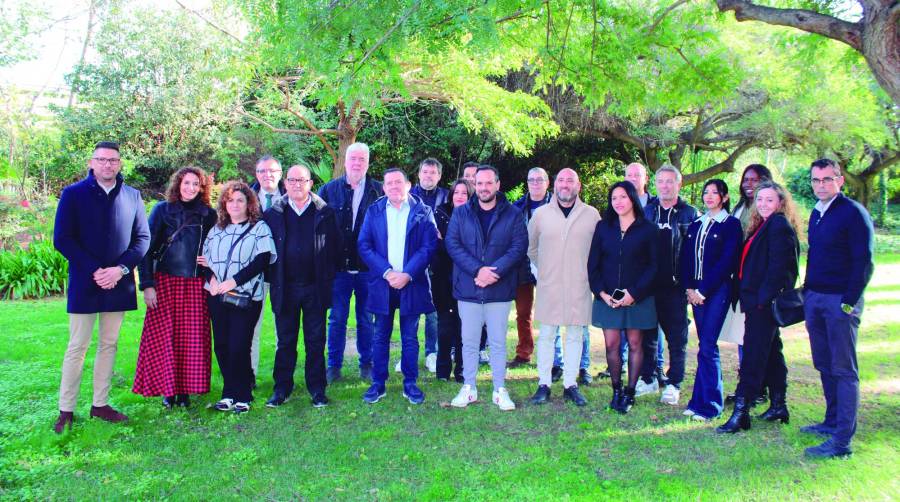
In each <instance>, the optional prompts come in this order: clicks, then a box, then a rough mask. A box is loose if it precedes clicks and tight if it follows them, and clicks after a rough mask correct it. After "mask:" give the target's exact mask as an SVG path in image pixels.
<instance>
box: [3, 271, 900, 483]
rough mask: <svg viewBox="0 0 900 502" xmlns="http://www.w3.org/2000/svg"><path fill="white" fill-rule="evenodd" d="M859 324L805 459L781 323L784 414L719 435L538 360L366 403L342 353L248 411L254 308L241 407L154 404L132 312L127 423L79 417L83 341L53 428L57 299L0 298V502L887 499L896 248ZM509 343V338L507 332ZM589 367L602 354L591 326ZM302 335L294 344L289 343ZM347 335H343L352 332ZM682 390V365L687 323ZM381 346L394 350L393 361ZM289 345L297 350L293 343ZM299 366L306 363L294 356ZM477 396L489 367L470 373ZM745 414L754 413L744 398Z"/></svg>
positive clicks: (792, 349) (202, 401)
mask: <svg viewBox="0 0 900 502" xmlns="http://www.w3.org/2000/svg"><path fill="white" fill-rule="evenodd" d="M868 296H869V298H870V301H869V302H868V305H867V310H866V312H865V315H864V320H863V326H862V330H861V334H860V337H859V347H858V349H859V365H860V369H861V371H860V377H861V387H862V391H863V394H862V404H861V409H860V415H859V432H858V434H857V436H856V441H855V443H854V449H855V454H854V456H853V457H851V458H850V459H844V460H834V461H811V460H807V459H804V458H803V456H802V451H803V448H805V447H807V446H811V445H814V444H816V443H817V440H816V439H815V438H813V437H810V436H807V435H804V434H802V433H800V432H799V430H798V429H799V427H800V426H801V425H804V424H807V423H811V422H814V421H818V420H820V419H821V417H822V413H823V409H824V403H823V399H822V397H821V392H820V387H819V379H818V374H817V373H816V372H815V370H814V369H813V368H812V365H811V362H810V356H809V344H808V341H807V339H806V337H805V333H804V332H803V330H802V329H800V328H793V329H790V330H789V331H788V332H787V334H786V335H785V353H786V356H787V359H788V363H789V366H790V373H789V376H788V377H789V385H790V388H789V398H788V399H789V401H788V402H789V406H790V409H791V413H792V416H791V423H790V425H787V426H781V425H775V424H769V423H763V422H760V421H754V422H753V429H752V430H750V431H749V432H747V433H744V434H738V435H735V436H728V437H722V436H719V435H716V434H715V433H714V431H713V429H714V428H715V426H716V425H718V423H719V422H716V423H709V424H699V423H696V422H691V421H688V420H686V419H685V417H683V416H682V415H681V412H682V410H683V408H682V407H670V406H667V405H663V404H660V403H658V402H657V401H656V400H655V399H652V398H649V397H646V398H639V399H638V405H637V406H636V407H635V409H634V411H633V412H632V413H630V414H628V415H627V416H620V415H618V414H615V413H611V412H609V411H607V410H605V405H606V403H607V402H608V400H609V397H610V389H609V387H608V385H607V384H606V383H605V382H600V381H596V382H595V383H594V385H593V386H591V387H588V388H585V389H583V390H585V395H586V397H587V398H588V400H589V402H590V404H589V405H588V406H587V407H586V408H584V409H575V408H574V407H573V406H571V405H566V404H564V403H563V402H562V401H561V387H559V385H558V384H556V385H554V387H553V393H554V394H553V402H552V403H551V404H549V405H546V406H542V407H535V406H529V405H528V404H526V402H525V401H526V400H527V398H528V397H529V396H530V395H531V393H532V392H533V391H534V390H535V388H536V385H537V376H536V370H535V369H534V368H530V369H528V368H526V369H520V370H515V371H511V372H510V374H509V377H510V381H509V388H510V391H511V394H512V396H513V399H514V400H515V401H516V403H517V405H518V406H519V408H518V409H517V410H516V411H515V412H507V413H504V412H500V411H499V410H498V409H497V408H496V407H495V406H494V405H492V404H490V402H489V399H488V400H487V402H482V403H479V404H476V405H473V406H470V407H469V408H467V409H463V410H457V409H451V408H448V407H445V406H442V404H441V403H442V402H447V401H449V400H450V399H451V398H452V397H453V396H454V395H455V394H456V391H457V390H458V385H457V384H455V383H452V384H451V383H442V382H437V381H435V380H434V378H433V376H432V375H430V374H427V373H424V375H423V377H422V378H421V380H420V383H421V384H422V388H423V390H424V391H425V393H426V395H427V399H426V402H425V404H424V405H422V406H412V405H410V404H408V403H407V402H406V401H405V400H404V399H403V398H402V396H401V389H400V382H399V379H398V378H397V376H396V374H394V373H393V372H392V373H391V379H390V381H389V384H388V396H387V398H386V399H384V400H382V401H381V402H379V403H378V404H376V405H374V406H370V405H366V404H364V403H363V402H362V400H361V397H362V394H363V392H364V391H365V389H366V387H367V386H366V384H364V383H363V382H361V381H360V380H359V379H358V378H356V376H355V371H353V368H355V358H353V359H351V361H349V362H348V363H347V364H346V365H345V375H347V376H349V378H346V379H345V381H344V382H341V383H339V384H336V385H333V386H331V387H329V389H328V394H329V396H330V398H331V400H332V404H331V405H330V406H328V407H327V408H324V409H313V408H312V407H311V406H310V404H309V399H308V397H307V396H306V395H305V391H304V387H303V382H302V374H303V372H302V369H300V370H299V371H298V372H297V375H296V378H297V384H298V385H297V387H298V389H297V392H296V393H295V394H294V396H293V397H292V399H291V400H289V401H288V402H287V403H286V404H285V405H284V406H282V407H281V408H278V409H275V410H270V409H266V408H264V407H263V406H262V404H263V402H264V401H265V399H266V398H267V397H268V395H269V393H270V392H271V389H272V382H271V378H270V377H268V376H267V375H269V374H270V372H271V366H272V360H273V344H274V342H273V334H272V331H273V329H272V326H273V324H272V318H271V312H268V313H267V316H266V324H265V330H264V333H265V334H266V335H265V336H266V338H265V339H264V344H263V345H264V348H263V352H262V369H261V373H262V375H261V377H260V388H259V389H258V391H257V393H256V398H257V400H256V402H255V407H254V409H253V410H252V411H251V412H250V413H247V414H245V415H242V416H235V415H233V414H222V413H217V412H214V411H211V410H209V409H207V406H208V405H209V404H210V403H213V402H214V401H215V400H216V397H217V396H218V394H217V392H218V390H219V389H221V379H220V378H219V377H218V375H217V372H218V370H217V368H215V367H214V368H213V384H212V385H213V389H214V390H213V393H211V394H210V395H207V396H202V397H199V398H196V399H195V400H194V405H193V406H192V407H191V408H189V409H187V410H173V411H166V410H164V409H163V408H162V407H161V406H160V404H159V400H158V399H144V398H142V397H140V396H137V395H134V394H132V393H131V391H130V389H131V384H132V381H133V377H134V367H135V361H136V359H137V347H138V342H139V338H140V331H141V322H142V313H140V312H133V313H129V314H128V315H127V316H126V320H125V324H124V326H123V329H122V335H121V339H120V341H119V353H118V359H117V364H116V373H115V376H114V379H113V391H112V397H111V399H112V403H113V404H114V405H116V406H117V407H119V408H121V409H122V411H124V412H125V413H127V414H128V415H129V416H130V417H131V421H130V422H129V423H128V424H127V425H110V424H107V423H103V422H99V421H96V420H89V419H87V414H88V409H89V406H90V395H91V376H90V375H91V371H92V364H91V361H92V358H93V350H94V348H93V347H92V349H91V352H90V353H89V355H88V360H87V363H86V365H85V373H84V375H85V377H84V380H83V385H82V392H81V396H80V400H79V406H78V410H77V411H76V415H77V422H76V426H75V428H74V429H73V431H72V432H69V433H66V434H63V435H61V436H57V435H56V434H54V433H53V432H52V431H51V426H52V424H53V421H54V420H55V418H56V414H57V407H56V405H57V393H58V385H59V377H60V365H61V362H62V355H63V352H64V350H65V346H66V343H67V340H68V328H67V324H68V321H67V317H66V314H65V306H64V301H62V300H60V299H54V300H47V301H27V302H24V301H23V302H3V303H0V334H2V336H0V497H2V498H4V499H73V500H79V499H103V500H110V499H149V498H152V499H161V498H172V499H237V498H247V497H251V498H254V499H277V500H282V499H353V500H359V499H364V500H375V499H377V500H396V499H424V500H445V499H468V500H482V499H491V500H522V499H525V500H550V499H551V498H569V499H584V500H660V499H663V500H672V499H674V500H682V499H684V500H697V499H701V500H763V499H770V500H771V499H775V500H797V499H803V500H847V499H860V500H890V499H895V498H896V497H897V494H898V493H900V481H898V480H900V316H897V315H896V311H894V310H893V309H895V308H898V307H900V260H897V259H896V256H891V257H889V258H888V259H886V260H881V259H880V258H879V266H878V267H877V269H876V275H875V279H874V280H873V283H872V286H871V288H870V290H869V295H868ZM509 333H510V337H509V343H508V351H509V355H510V357H511V356H512V353H513V347H514V339H515V335H514V331H513V330H512V329H511V330H510V332H509ZM592 342H593V343H592V354H593V363H594V365H593V368H592V372H596V371H598V370H599V369H602V368H603V367H605V362H604V360H603V347H602V342H601V338H600V334H599V332H597V331H595V332H594V336H593V340H592ZM301 345H302V344H301ZM348 345H352V343H348ZM689 351H690V354H689V357H688V378H687V381H686V385H685V389H684V391H683V394H682V403H687V400H688V399H689V397H690V387H691V385H692V383H693V372H694V368H695V366H696V359H695V353H696V334H695V333H694V331H693V329H692V330H691V341H690V345H689ZM396 356H397V354H394V357H393V358H392V362H393V361H396ZM301 357H302V356H301ZM722 358H723V362H724V363H725V378H726V383H725V387H726V390H731V389H733V388H734V384H735V378H736V376H735V375H736V372H735V365H736V360H737V356H736V353H735V350H734V347H733V346H728V345H723V354H722ZM301 361H302V359H301ZM479 391H480V394H481V397H482V401H484V400H485V398H486V397H487V398H489V397H490V383H489V375H488V374H487V373H486V372H483V374H480V378H479ZM758 411H759V410H758Z"/></svg>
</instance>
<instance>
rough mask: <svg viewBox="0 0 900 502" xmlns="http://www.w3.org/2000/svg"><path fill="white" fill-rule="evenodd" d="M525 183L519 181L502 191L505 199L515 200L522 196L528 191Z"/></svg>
mask: <svg viewBox="0 0 900 502" xmlns="http://www.w3.org/2000/svg"><path fill="white" fill-rule="evenodd" d="M525 185H526V184H525V183H520V184H518V185H516V186H514V187H512V188H511V189H509V190H507V191H506V192H504V194H505V195H506V199H507V200H508V201H510V202H515V201H517V200H519V199H520V198H522V196H523V195H525V192H527V191H528V188H527V187H526V186H525Z"/></svg>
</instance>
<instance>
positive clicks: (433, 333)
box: [425, 312, 438, 356]
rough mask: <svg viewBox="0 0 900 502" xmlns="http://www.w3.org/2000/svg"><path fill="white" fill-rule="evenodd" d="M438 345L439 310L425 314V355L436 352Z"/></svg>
mask: <svg viewBox="0 0 900 502" xmlns="http://www.w3.org/2000/svg"><path fill="white" fill-rule="evenodd" d="M437 345H438V315H437V312H431V313H428V314H425V355H426V356H427V355H428V354H436V353H437Z"/></svg>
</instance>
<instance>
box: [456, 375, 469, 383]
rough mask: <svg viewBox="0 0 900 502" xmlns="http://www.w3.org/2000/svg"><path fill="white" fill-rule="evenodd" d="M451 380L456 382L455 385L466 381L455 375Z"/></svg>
mask: <svg viewBox="0 0 900 502" xmlns="http://www.w3.org/2000/svg"><path fill="white" fill-rule="evenodd" d="M453 379H454V380H456V383H465V381H466V379H465V378H464V377H463V376H462V375H456V376H455V377H453Z"/></svg>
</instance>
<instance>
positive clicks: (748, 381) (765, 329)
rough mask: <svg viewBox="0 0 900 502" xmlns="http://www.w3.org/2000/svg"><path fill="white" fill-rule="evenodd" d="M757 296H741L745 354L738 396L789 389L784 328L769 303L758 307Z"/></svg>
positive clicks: (739, 376) (750, 395)
mask: <svg viewBox="0 0 900 502" xmlns="http://www.w3.org/2000/svg"><path fill="white" fill-rule="evenodd" d="M755 303H756V301H755V299H749V300H748V301H745V300H744V298H741V310H743V311H744V312H745V313H746V318H745V321H744V356H743V357H742V358H741V368H740V371H739V375H738V385H737V391H736V392H735V393H736V395H738V396H743V397H745V398H747V399H754V398H756V396H758V395H759V394H760V393H761V392H762V389H763V388H765V387H768V388H769V391H770V392H772V393H773V394H777V393H784V392H785V391H786V390H787V365H786V364H785V363H784V354H783V353H782V352H781V350H782V347H783V345H782V343H781V331H780V330H779V329H778V325H777V324H776V323H775V318H774V317H772V309H771V308H770V307H769V306H765V307H763V308H759V309H758V308H757V306H756V305H755Z"/></svg>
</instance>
